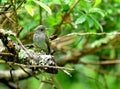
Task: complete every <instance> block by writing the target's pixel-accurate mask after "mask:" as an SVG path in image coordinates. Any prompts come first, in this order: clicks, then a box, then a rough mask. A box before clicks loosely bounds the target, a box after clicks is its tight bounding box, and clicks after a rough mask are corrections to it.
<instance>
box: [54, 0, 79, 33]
mask: <svg viewBox="0 0 120 89" xmlns="http://www.w3.org/2000/svg"><path fill="white" fill-rule="evenodd" d="M79 2H80V0H77V1H76V2H75V3H74V4H73V5H72V6H71V8H70V9H69V10H68V11H67V12H66V13H65V14H64V15H63V16H62V20H61V21H60V23H59V24H58V25H57V29H56V30H55V31H54V32H53V34H52V35H56V34H57V33H58V32H59V31H60V28H61V25H62V23H63V22H64V20H65V17H66V16H67V15H68V14H70V12H71V11H72V10H73V9H74V7H75V6H76V5H77V4H78V3H79Z"/></svg>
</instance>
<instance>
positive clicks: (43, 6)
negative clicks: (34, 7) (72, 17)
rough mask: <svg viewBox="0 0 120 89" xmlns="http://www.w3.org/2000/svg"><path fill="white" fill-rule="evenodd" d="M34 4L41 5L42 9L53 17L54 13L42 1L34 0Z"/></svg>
mask: <svg viewBox="0 0 120 89" xmlns="http://www.w3.org/2000/svg"><path fill="white" fill-rule="evenodd" d="M32 1H33V2H35V3H36V4H38V5H40V6H41V7H42V8H44V9H45V10H46V11H47V12H48V13H49V14H50V15H52V11H51V9H50V8H49V7H48V6H47V5H45V4H44V3H42V2H40V1H36V0H32Z"/></svg>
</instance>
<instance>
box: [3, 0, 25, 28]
mask: <svg viewBox="0 0 120 89" xmlns="http://www.w3.org/2000/svg"><path fill="white" fill-rule="evenodd" d="M24 2H25V0H23V1H21V3H20V4H19V5H18V7H17V8H16V10H18V9H19V7H20V6H21V5H22V4H23V3H24ZM13 14H14V12H13V13H11V14H10V16H9V17H11V16H12V15H13ZM7 21H8V18H6V19H5V20H4V21H3V23H2V24H1V27H2V28H4V25H5V24H6V23H7Z"/></svg>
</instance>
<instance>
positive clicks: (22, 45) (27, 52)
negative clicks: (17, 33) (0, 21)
mask: <svg viewBox="0 0 120 89" xmlns="http://www.w3.org/2000/svg"><path fill="white" fill-rule="evenodd" d="M15 38H16V37H15ZM16 40H17V41H18V43H19V44H20V45H21V47H22V48H23V50H25V52H26V53H27V55H28V56H29V57H30V58H31V59H32V58H33V57H32V56H31V55H30V53H29V52H28V50H27V49H26V48H25V47H24V46H23V44H22V42H21V41H20V40H19V39H18V38H16Z"/></svg>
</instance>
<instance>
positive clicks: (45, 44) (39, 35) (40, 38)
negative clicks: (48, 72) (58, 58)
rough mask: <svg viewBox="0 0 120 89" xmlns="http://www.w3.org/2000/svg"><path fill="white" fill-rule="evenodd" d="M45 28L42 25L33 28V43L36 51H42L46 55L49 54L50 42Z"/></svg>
mask: <svg viewBox="0 0 120 89" xmlns="http://www.w3.org/2000/svg"><path fill="white" fill-rule="evenodd" d="M46 30H47V28H46V27H45V26H44V25H39V26H37V27H36V28H35V31H34V35H33V43H34V45H35V47H36V50H37V51H43V52H44V53H46V54H50V42H49V38H48V36H47V35H46V33H45V31H46Z"/></svg>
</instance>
